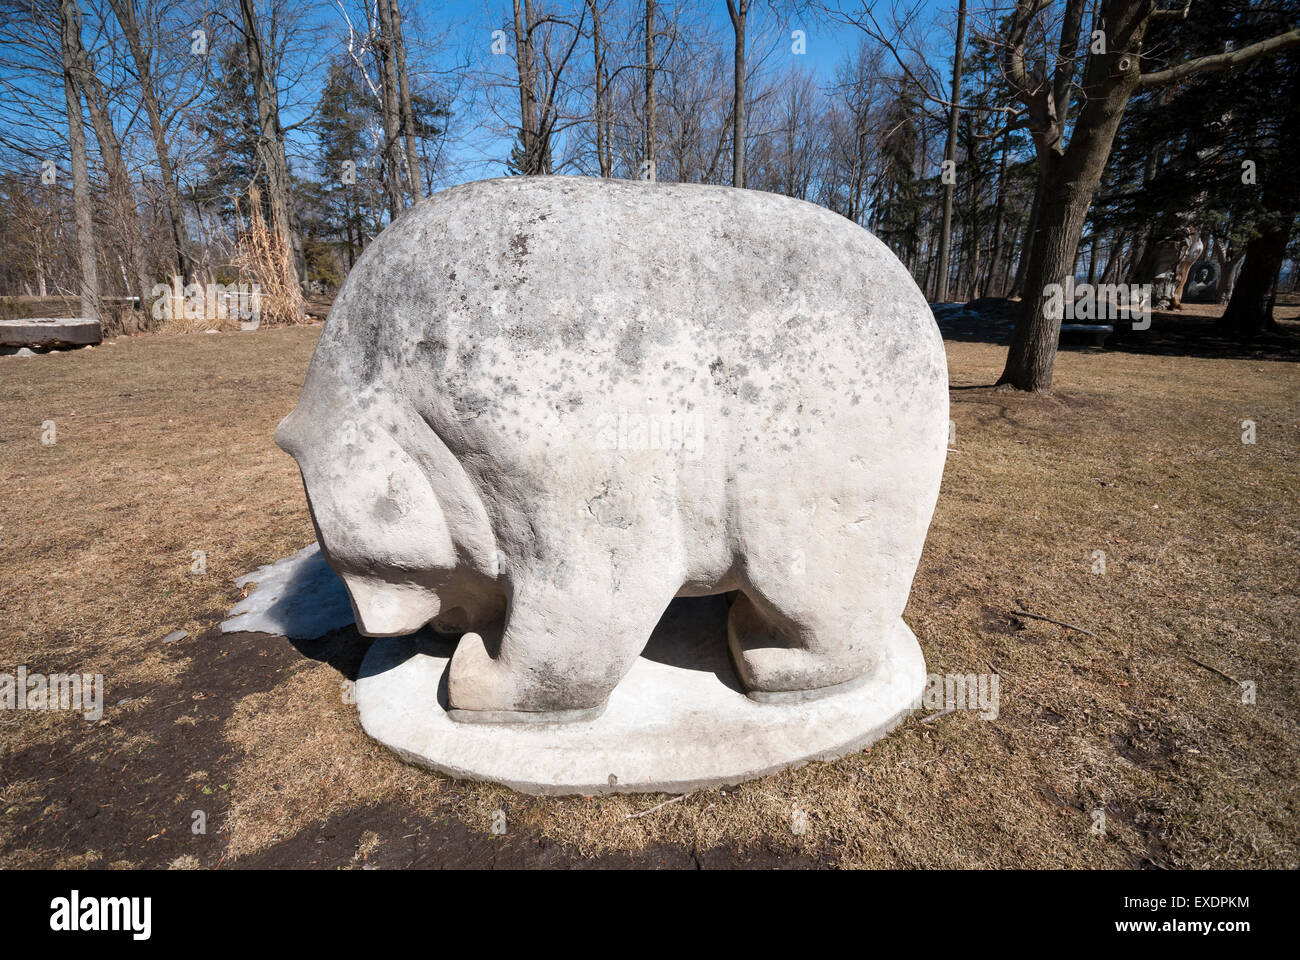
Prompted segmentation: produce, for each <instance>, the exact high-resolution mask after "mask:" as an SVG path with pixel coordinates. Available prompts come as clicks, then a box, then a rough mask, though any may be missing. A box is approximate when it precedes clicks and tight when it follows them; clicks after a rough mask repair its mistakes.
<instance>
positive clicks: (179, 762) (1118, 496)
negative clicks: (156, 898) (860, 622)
mask: <svg viewBox="0 0 1300 960" xmlns="http://www.w3.org/2000/svg"><path fill="white" fill-rule="evenodd" d="M1214 309H1215V308H1201V309H1200V310H1199V311H1197V310H1190V311H1188V313H1187V315H1186V316H1183V317H1180V318H1177V319H1171V318H1168V317H1161V318H1158V323H1157V325H1156V327H1155V329H1154V330H1153V332H1152V334H1151V336H1150V337H1149V338H1147V339H1143V338H1142V337H1141V335H1140V334H1132V335H1130V337H1129V338H1128V339H1127V340H1126V341H1125V343H1123V344H1121V345H1120V346H1119V348H1118V349H1111V350H1106V351H1099V350H1086V351H1082V350H1081V351H1066V352H1063V353H1062V354H1061V356H1060V359H1059V361H1058V363H1057V368H1056V384H1055V391H1054V392H1053V393H1052V394H1050V395H1041V396H1039V395H1032V396H1031V395H1023V394H1016V393H1003V392H997V391H994V390H992V389H990V387H989V386H988V385H989V384H991V383H992V382H993V381H994V380H995V379H996V377H997V374H998V373H999V371H1000V370H1001V366H1002V361H1003V359H1004V356H1005V348H1004V347H1002V346H999V345H997V344H996V343H990V342H981V339H980V337H979V336H978V335H975V334H974V333H972V332H971V331H966V332H965V333H964V334H962V336H961V339H952V340H949V341H948V343H947V348H948V362H949V370H950V377H951V382H952V394H951V396H952V418H953V420H954V422H955V443H954V444H953V450H952V452H950V453H949V455H948V464H947V469H946V473H945V476H944V483H943V491H942V494H941V496H940V499H939V505H938V509H937V512H936V514H935V518H934V523H933V526H932V527H931V530H930V535H929V540H928V542H927V546H926V550H925V555H924V558H923V560H922V563H921V567H920V570H919V572H918V574H917V578H916V582H915V586H914V588H913V591H912V596H911V601H910V604H909V606H908V608H907V612H906V615H905V616H906V619H907V621H908V623H909V624H910V625H911V626H912V628H913V630H914V631H915V633H916V635H917V637H918V639H919V640H920V642H921V646H922V648H923V649H924V651H925V656H926V661H927V664H928V668H929V670H930V671H932V672H933V673H939V674H948V673H954V674H957V673H960V674H969V673H976V674H987V673H997V674H998V675H999V677H1000V709H999V713H998V715H997V718H996V719H981V717H980V716H979V715H977V714H976V713H974V712H971V711H961V710H959V711H956V712H952V713H942V714H935V713H932V712H929V711H922V712H920V713H918V714H916V715H914V716H913V717H912V718H911V719H910V720H909V721H908V722H907V723H905V724H904V725H903V726H902V727H901V728H900V729H899V730H898V731H897V732H895V733H894V734H893V735H892V736H890V737H888V738H886V739H885V740H883V741H881V742H879V743H877V744H876V745H875V746H873V747H872V748H871V749H869V750H866V751H862V752H859V753H856V754H853V755H850V756H848V757H845V758H844V759H842V760H839V761H836V762H834V763H813V764H809V765H807V766H804V767H802V768H800V769H797V770H789V771H786V772H784V773H781V774H779V775H776V776H772V777H768V778H765V779H763V780H759V781H755V782H751V783H746V784H743V785H740V786H737V787H735V788H728V789H726V790H725V791H723V790H714V791H704V792H699V793H695V794H692V795H690V796H687V797H685V798H684V799H681V800H680V801H677V802H673V803H671V804H668V805H666V806H662V807H659V808H658V809H655V810H652V811H651V812H649V813H645V811H650V810H651V808H653V807H655V806H656V805H657V804H659V803H661V802H662V801H664V800H667V799H669V798H668V797H665V796H663V795H657V796H656V795H619V796H606V797H591V798H581V797H570V798H551V799H547V798H535V797H527V796H522V795H519V794H515V793H513V792H511V791H509V790H506V789H504V788H500V787H496V786H492V785H489V784H480V783H461V782H455V781H452V780H449V779H446V778H443V777H440V776H438V775H436V774H432V773H429V772H427V771H423V770H420V769H416V768H413V767H410V766H407V765H405V764H403V763H401V762H400V761H398V760H397V759H396V758H395V757H394V756H393V755H391V754H390V753H389V752H388V751H386V750H385V749H384V748H382V747H380V746H378V745H377V744H375V743H373V742H371V741H370V740H369V739H368V738H367V737H366V736H365V735H364V734H363V732H362V731H361V728H360V726H359V724H358V721H357V716H356V708H355V706H353V705H351V704H350V703H348V702H347V698H346V696H345V695H344V693H345V691H346V689H347V686H346V681H347V680H348V679H349V678H351V677H353V676H355V673H356V670H357V667H358V664H359V663H360V660H361V657H362V654H363V653H364V650H365V646H366V643H367V641H365V640H364V639H363V638H360V637H359V636H358V635H357V634H356V633H355V631H354V630H352V629H351V628H349V629H347V630H344V631H340V632H337V633H334V634H331V635H329V636H327V637H325V638H323V639H321V640H319V641H313V642H305V643H304V642H299V643H296V644H295V643H292V642H290V641H288V640H286V639H284V638H281V637H270V636H266V635H260V634H227V635H222V634H220V633H219V632H218V631H217V629H216V628H217V625H218V623H219V622H220V621H221V620H222V619H224V618H225V616H226V613H227V611H229V609H230V608H231V606H233V605H234V603H235V602H236V601H237V600H238V599H239V591H238V590H237V589H236V588H235V587H234V585H233V584H232V582H231V581H232V579H233V578H234V577H237V576H239V575H240V574H243V573H246V572H248V571H251V570H253V569H254V568H255V567H257V566H259V565H261V564H264V563H268V562H270V561H273V560H276V559H278V558H281V557H285V556H288V555H290V554H292V553H294V552H295V551H297V550H299V549H300V548H302V547H303V546H304V545H306V544H308V543H310V542H311V541H312V540H313V539H314V536H313V532H312V528H311V523H310V520H309V518H308V515H307V509H306V504H305V501H304V498H303V494H302V489H301V484H300V480H299V477H298V473H297V470H296V468H295V466H294V464H293V461H292V460H290V458H289V457H288V456H286V455H285V454H283V453H282V452H280V451H279V450H278V449H277V448H276V447H275V446H274V445H273V443H272V442H271V434H272V431H273V430H274V428H275V425H276V424H277V422H278V421H279V420H280V418H281V417H282V416H284V415H285V414H286V413H287V412H288V411H289V410H290V409H291V408H292V406H293V404H294V403H295V401H296V399H297V395H298V390H299V388H300V386H301V384H302V381H303V377H304V374H305V372H306V368H307V362H308V359H309V357H310V355H311V352H312V349H313V346H314V344H315V341H316V338H317V336H318V334H319V328H318V327H313V326H304V327H293V328H278V329H262V330H258V331H252V332H223V333H219V334H207V335H205V334H202V333H197V334H186V335H179V334H150V335H142V336H135V337H124V338H119V339H117V340H114V341H111V342H106V343H105V344H103V345H101V346H99V347H96V348H93V349H84V350H77V351H70V352H66V353H57V354H49V355H44V356H39V357H35V358H20V357H0V486H2V489H3V490H4V494H5V495H4V497H3V499H0V673H10V674H12V673H14V672H15V671H16V669H17V667H18V666H19V665H25V666H26V668H27V669H28V671H30V672H38V671H41V672H46V673H49V672H73V671H76V672H84V673H100V674H103V676H104V678H105V682H106V686H107V692H106V694H105V713H104V717H103V719H102V720H100V721H99V722H96V723H92V722H88V721H86V720H84V719H82V718H81V717H80V716H76V715H73V714H70V713H66V712H44V711H38V712H11V711H0V867H9V868H14V867H48V866H55V867H174V868H186V867H189V868H205V869H211V868H216V867H219V868H221V869H231V868H240V867H262V866H293V867H318V868H335V867H365V866H371V867H379V868H389V867H408V866H416V867H461V866H556V867H582V866H592V867H601V866H613V867H622V866H656V867H688V868H693V867H700V866H703V867H728V866H755V867H783V866H784V867H803V866H849V867H1030V868H1035V867H1048V868H1051V867H1060V868H1092V867H1133V868H1186V867H1278V868H1296V867H1297V866H1300V852H1298V851H1297V844H1298V843H1300V796H1298V795H1297V792H1298V788H1300V727H1298V725H1297V724H1298V721H1300V688H1298V684H1300V663H1298V659H1300V658H1298V657H1297V646H1296V640H1297V592H1298V591H1297V586H1298V584H1297V579H1300V563H1298V562H1297V560H1298V559H1300V558H1298V557H1297V545H1298V542H1300V540H1298V533H1300V530H1298V528H1300V516H1298V514H1300V510H1298V508H1297V496H1296V481H1297V474H1298V471H1297V466H1298V465H1300V463H1298V456H1300V365H1297V362H1296V360H1297V358H1298V352H1297V351H1296V350H1295V349H1294V348H1293V347H1290V346H1287V345H1285V344H1282V345H1280V346H1279V345H1278V344H1277V343H1274V344H1272V345H1265V346H1261V347H1257V348H1250V349H1244V350H1231V351H1228V352H1229V354H1230V356H1229V358H1223V357H1214V356H1205V355H1203V354H1206V353H1222V352H1223V350H1222V349H1219V348H1217V347H1216V348H1215V349H1211V350H1207V349H1204V348H1203V346H1198V344H1202V345H1203V343H1204V341H1201V340H1197V339H1196V338H1195V337H1191V338H1189V337H1182V336H1179V335H1177V334H1176V331H1177V329H1179V327H1180V325H1183V326H1185V325H1186V324H1193V325H1194V324H1196V323H1200V322H1208V321H1207V320H1206V317H1207V316H1208V314H1209V313H1212V312H1213V310H1214ZM1296 313H1297V310H1296V309H1295V308H1294V307H1291V308H1289V309H1288V310H1287V311H1284V312H1283V313H1282V316H1289V317H1294V316H1295V314H1296ZM1288 325H1289V326H1290V327H1291V329H1292V330H1295V329H1296V328H1297V325H1296V324H1294V323H1289V324H1288ZM990 339H992V338H990ZM47 421H54V426H55V430H56V434H55V442H54V443H53V444H45V443H42V436H43V435H44V434H47V428H46V427H45V426H44V425H45V424H46V423H47ZM1244 421H1250V422H1251V423H1252V424H1253V430H1254V436H1253V439H1254V443H1253V444H1252V443H1246V442H1243V434H1244V433H1247V432H1248V431H1249V430H1250V427H1249V426H1243V422H1244ZM194 551H203V553H204V554H205V555H206V574H203V575H198V574H195V573H193V572H192V565H193V564H194V559H193V556H194ZM1096 551H1102V552H1104V572H1101V568H1100V567H1099V565H1098V562H1097V561H1098V557H1099V554H1097V553H1096ZM1017 611H1027V612H1029V613H1034V614H1037V615H1039V616H1042V617H1050V618H1052V619H1054V620H1057V621H1061V622H1063V623H1067V624H1071V625H1073V627H1063V626H1058V625H1057V624H1054V623H1051V622H1048V621H1046V620H1040V619H1035V618H1033V617H1029V616H1027V615H1024V614H1023V613H1017ZM176 630H184V631H186V632H187V636H185V637H184V638H183V639H181V640H179V641H174V642H170V643H164V642H163V640H164V638H165V637H167V636H168V635H169V634H171V633H172V632H173V631H176ZM1252 690H1253V696H1252V695H1251V691H1252ZM1252 700H1253V702H1251V701H1252ZM498 810H500V811H504V813H505V823H506V832H505V834H504V835H496V834H494V833H493V831H492V827H493V823H494V814H495V812H496V811H498ZM196 811H202V812H203V817H202V818H201V819H203V820H205V821H206V832H205V833H196V832H195V824H196V822H198V821H197V820H196V817H195V812H196ZM1098 811H1104V829H1099V827H1100V826H1102V825H1103V819H1102V817H1101V816H1100V815H1099V814H1098ZM641 813H645V815H643V816H633V815H634V814H641ZM805 820H806V830H803V831H802V832H797V831H796V829H795V828H796V826H799V825H802V824H803V823H804V821H805ZM497 822H498V823H499V822H500V820H499V817H498V818H497Z"/></svg>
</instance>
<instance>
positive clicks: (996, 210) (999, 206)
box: [984, 136, 1007, 296]
mask: <svg viewBox="0 0 1300 960" xmlns="http://www.w3.org/2000/svg"><path fill="white" fill-rule="evenodd" d="M1006 183H1007V138H1006V137H1005V136H1003V138H1002V159H1001V161H1000V162H999V165H998V186H997V191H998V193H997V201H996V202H995V203H994V205H993V249H992V251H991V252H990V253H989V267H988V273H987V274H985V277H984V295H985V296H1001V295H1002V286H1001V284H999V283H998V275H999V274H1000V273H1001V270H1002V256H1003V250H1004V249H1005V245H1004V242H1003V239H1002V233H1003V227H1002V213H1003V209H1004V207H1005V203H1006V199H1005V196H1004V191H1005V190H1006Z"/></svg>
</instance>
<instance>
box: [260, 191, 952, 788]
mask: <svg viewBox="0 0 1300 960" xmlns="http://www.w3.org/2000/svg"><path fill="white" fill-rule="evenodd" d="M947 437H948V383H947V368H946V363H945V357H944V348H943V343H942V341H941V339H940V336H939V332H938V329H937V327H936V325H935V322H934V318H933V316H932V314H931V313H930V310H929V308H928V306H927V305H926V301H925V298H924V296H923V295H922V294H921V292H920V291H919V290H918V289H917V286H916V284H915V283H914V282H913V281H912V279H911V277H910V276H909V275H908V273H907V271H906V269H905V268H904V267H903V265H902V264H901V263H899V261H898V260H897V258H896V257H895V256H894V255H893V254H892V253H891V252H890V251H889V250H888V249H887V248H886V247H885V245H884V244H882V243H881V242H880V241H878V240H877V239H876V238H875V237H873V236H872V235H871V234H869V233H868V232H867V231H865V230H863V229H862V228H860V227H858V226H857V225H855V224H853V223H852V222H850V221H848V220H846V219H844V218H843V217H840V216H839V215H837V214H834V213H832V212H830V211H828V210H825V209H823V208H821V207H817V206H814V205H812V204H809V203H804V202H802V201H798V200H792V199H788V198H785V197H780V196H776V195H772V194H767V193H759V192H754V191H747V190H735V189H731V188H722V187H710V186H698V185H677V184H658V183H642V182H629V181H618V180H597V179H585V178H568V177H519V178H512V179H502V180H488V181H483V182H478V183H471V184H467V185H464V186H461V187H456V188H454V189H451V190H448V191H446V192H444V193H441V194H439V195H437V196H435V197H433V198H431V199H430V200H428V201H425V202H423V203H421V204H418V205H416V206H415V207H413V208H411V209H410V210H409V211H407V212H406V213H405V214H404V215H403V216H402V217H401V218H400V219H399V220H398V221H397V222H396V223H395V224H393V225H392V226H390V227H389V228H388V229H387V230H386V231H385V232H384V233H383V234H382V235H381V236H380V237H379V238H378V239H377V240H376V241H375V242H374V243H373V244H372V245H371V246H370V248H369V249H368V250H367V251H366V253H365V255H364V256H363V257H362V258H361V259H360V261H359V262H358V263H357V264H356V266H355V267H354V268H353V269H352V271H351V273H350V274H349V276H348V278H347V281H346V282H345V284H344V286H343V288H342V290H341V291H340V293H339V296H338V298H337V300H336V301H335V303H334V307H333V310H332V312H331V313H330V316H329V319H328V321H327V323H326V324H325V328H324V330H323V332H322V334H321V338H320V342H319V344H318V346H317V348H316V353H315V356H314V358H313V360H312V363H311V368H310V371H309V373H308V375H307V380H306V384H305V386H304V388H303V391H302V397H301V400H300V402H299V404H298V406H297V408H296V409H295V410H294V412H293V413H292V414H290V415H289V416H288V417H287V418H286V419H285V420H284V422H283V423H282V424H281V425H280V427H279V429H278V430H277V432H276V440H277V442H278V443H279V444H280V446H281V447H283V448H284V449H285V450H286V451H288V452H289V453H291V454H292V455H293V456H294V457H295V458H296V459H297V461H298V463H299V465H300V467H301V470H302V475H303V480H304V484H305V487H306V491H307V497H308V501H309V505H310V508H311V513H312V518H313V520H314V522H315V525H316V529H317V533H318V536H319V539H320V544H321V548H322V550H323V552H324V554H325V556H326V558H327V559H328V561H329V563H330V564H331V565H332V566H333V567H334V569H335V570H336V571H337V572H338V573H339V575H340V576H341V578H342V579H343V581H344V583H345V584H346V586H347V589H348V592H349V594H350V596H351V599H352V603H353V607H354V609H355V613H356V617H357V624H358V626H359V628H360V629H361V631H362V632H363V633H365V634H367V635H371V636H379V637H382V636H396V635H402V634H409V633H411V632H412V631H415V630H417V629H418V628H420V627H422V626H423V625H425V624H426V623H432V624H433V625H434V626H435V627H436V628H438V629H439V630H441V631H445V632H454V633H462V634H463V635H462V636H461V637H460V640H459V643H458V645H457V646H456V648H455V653H454V655H453V656H452V658H451V663H450V670H449V673H448V677H447V689H446V697H447V701H448V706H449V708H450V714H451V717H452V718H453V719H456V720H462V721H487V722H510V721H538V720H548V721H566V720H568V721H574V720H576V721H581V720H584V719H591V718H593V717H595V716H597V715H598V714H599V713H600V711H601V710H602V708H603V706H604V705H605V703H606V702H607V699H608V698H609V697H610V694H611V691H613V690H614V689H615V687H616V686H617V685H618V684H619V681H620V679H621V678H622V677H623V676H624V675H625V674H626V673H627V671H628V670H629V668H630V667H631V666H632V664H633V663H634V661H636V659H637V657H638V655H639V654H640V653H641V652H642V649H643V647H644V646H645V644H646V641H647V639H648V638H649V637H650V635H651V632H652V630H653V629H654V627H655V624H656V622H657V621H658V620H659V618H660V616H661V615H662V614H663V613H664V611H665V609H666V607H667V606H668V604H669V602H670V601H671V600H672V599H673V598H674V597H692V596H703V595H709V594H721V593H726V594H729V595H730V597H731V605H730V611H729V614H728V615H727V629H726V634H727V641H728V643H729V646H730V652H731V657H732V661H733V663H734V665H735V669H736V672H737V675H738V677H739V680H740V684H741V685H742V686H743V689H744V691H745V692H746V693H747V694H748V695H749V697H751V698H752V699H754V700H758V701H762V702H764V703H766V702H775V703H782V702H784V703H790V702H799V701H803V700H807V699H809V698H817V697H822V696H828V695H834V694H835V693H836V692H837V691H842V690H846V689H850V688H853V687H854V686H855V685H857V684H859V683H860V682H862V681H864V680H868V679H870V678H871V677H873V675H874V674H873V671H874V670H875V668H876V667H877V666H878V665H879V664H880V663H881V662H882V660H883V658H884V656H885V654H886V652H887V650H888V648H889V647H890V645H891V644H896V643H900V642H903V641H902V639H900V638H905V639H906V642H907V643H910V644H912V645H914V644H915V641H914V640H912V639H911V635H910V632H908V631H907V628H906V626H905V625H903V623H902V620H901V615H902V612H903V608H904V606H905V605H906V603H907V598H908V593H909V590H910V588H911V583H912V578H913V575H914V573H915V571H916V567H917V563H918V560H919V558H920V556H921V549H922V545H923V543H924V540H925V535H926V530H927V527H928V525H929V522H930V518H931V515H932V512H933V509H934V506H935V501H936V498H937V496H938V492H939V483H940V478H941V474H942V472H943V465H944V458H945V455H946V449H947ZM912 682H914V681H912V680H909V683H912ZM915 693H916V694H918V695H919V693H920V688H919V686H918V687H917V688H916V690H915ZM429 709H436V707H434V706H432V705H430V706H429ZM611 782H612V781H611Z"/></svg>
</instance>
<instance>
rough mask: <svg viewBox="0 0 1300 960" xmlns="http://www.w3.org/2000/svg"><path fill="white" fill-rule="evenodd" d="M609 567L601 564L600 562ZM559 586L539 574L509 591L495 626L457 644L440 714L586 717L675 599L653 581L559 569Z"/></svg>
mask: <svg viewBox="0 0 1300 960" xmlns="http://www.w3.org/2000/svg"><path fill="white" fill-rule="evenodd" d="M606 562H607V563H608V557H606ZM567 569H569V570H576V571H577V575H576V576H574V577H573V578H572V579H571V580H570V582H568V583H567V584H565V585H564V586H560V585H557V584H555V583H554V582H553V581H551V580H550V579H548V578H547V577H546V576H545V575H544V574H542V573H541V572H539V571H529V572H528V573H526V574H525V575H524V576H521V577H519V578H517V579H516V581H515V582H514V584H513V587H512V592H511V596H510V600H509V603H508V607H507V611H506V618H505V621H504V624H503V625H499V626H497V627H496V628H494V629H492V630H485V631H483V632H482V633H467V634H465V635H464V636H462V637H461V639H460V643H459V644H458V645H457V647H456V652H455V654H454V655H453V656H452V659H451V667H450V671H449V676H448V691H447V696H448V701H449V707H450V709H449V716H450V717H451V718H452V719H453V720H458V721H461V722H468V723H510V722H515V723H518V722H559V721H571V720H585V719H592V718H594V717H596V716H599V715H600V713H601V712H602V711H603V710H604V709H605V703H606V701H607V700H608V699H609V695H610V693H612V692H613V690H614V688H615V687H616V686H617V685H618V682H619V681H620V680H622V679H623V677H624V675H625V674H626V673H627V671H628V670H629V669H631V666H632V664H633V662H634V661H635V660H636V658H637V656H639V655H640V653H641V651H642V650H643V649H644V648H645V645H646V642H647V641H648V640H649V639H650V634H651V633H652V632H653V630H654V627H655V624H656V623H658V621H659V617H660V616H661V615H662V614H663V612H664V610H665V609H666V608H667V606H668V603H669V602H670V601H671V600H672V597H673V594H674V593H676V589H677V586H678V585H677V584H673V585H671V586H669V585H668V583H667V582H666V581H665V580H664V579H663V578H662V576H660V577H659V578H655V577H654V576H653V575H652V574H650V573H649V572H647V574H646V575H645V576H639V575H637V573H633V572H632V571H626V570H624V571H622V572H621V576H620V578H618V579H617V580H615V581H614V582H612V583H611V582H610V578H609V577H608V576H607V573H608V571H607V569H605V570H602V569H599V568H595V569H591V568H589V569H583V568H582V567H581V566H577V567H575V566H567Z"/></svg>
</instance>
